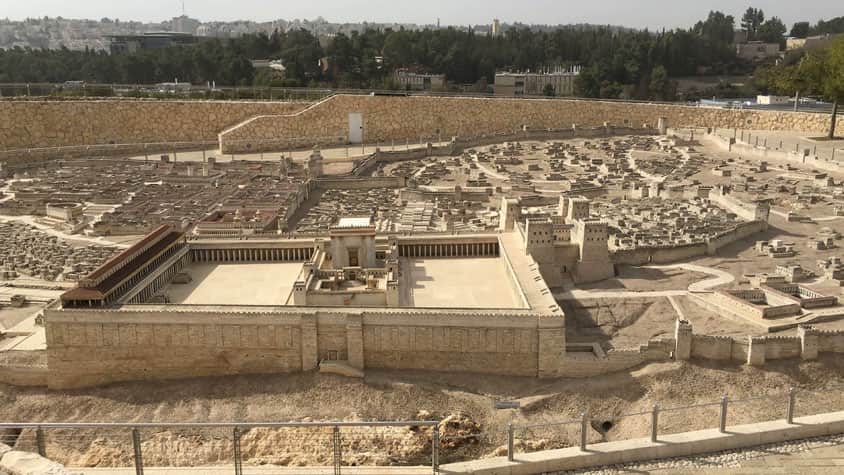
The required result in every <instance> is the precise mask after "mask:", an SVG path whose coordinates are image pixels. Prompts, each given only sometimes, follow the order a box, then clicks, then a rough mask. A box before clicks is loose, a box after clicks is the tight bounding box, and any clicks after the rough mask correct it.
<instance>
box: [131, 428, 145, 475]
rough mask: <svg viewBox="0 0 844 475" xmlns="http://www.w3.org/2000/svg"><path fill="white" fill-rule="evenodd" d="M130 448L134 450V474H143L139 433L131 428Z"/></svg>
mask: <svg viewBox="0 0 844 475" xmlns="http://www.w3.org/2000/svg"><path fill="white" fill-rule="evenodd" d="M132 448H133V449H134V451H135V475H144V457H143V454H142V453H141V433H140V432H138V429H132Z"/></svg>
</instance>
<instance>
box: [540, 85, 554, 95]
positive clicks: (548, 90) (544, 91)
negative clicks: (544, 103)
mask: <svg viewBox="0 0 844 475" xmlns="http://www.w3.org/2000/svg"><path fill="white" fill-rule="evenodd" d="M542 95H543V96H548V97H554V96H556V95H557V94H556V92H555V91H554V85H553V84H546V85H545V87H544V88H543V89H542Z"/></svg>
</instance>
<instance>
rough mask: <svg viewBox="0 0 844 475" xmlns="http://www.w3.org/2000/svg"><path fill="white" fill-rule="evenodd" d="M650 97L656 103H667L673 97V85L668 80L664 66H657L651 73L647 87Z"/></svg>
mask: <svg viewBox="0 0 844 475" xmlns="http://www.w3.org/2000/svg"><path fill="white" fill-rule="evenodd" d="M649 86H650V87H649V89H650V97H651V98H652V99H656V100H658V101H667V100H669V99H672V98H673V97H672V96H673V95H674V91H673V89H674V88H673V84H672V82H671V81H670V80H669V79H668V72H667V71H666V70H665V67H664V66H657V67H655V68H654V69H653V71H651V81H650V85H649Z"/></svg>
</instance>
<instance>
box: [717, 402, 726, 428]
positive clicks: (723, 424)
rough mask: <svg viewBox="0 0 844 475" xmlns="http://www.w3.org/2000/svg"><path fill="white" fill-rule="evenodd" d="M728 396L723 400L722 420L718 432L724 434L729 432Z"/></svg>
mask: <svg viewBox="0 0 844 475" xmlns="http://www.w3.org/2000/svg"><path fill="white" fill-rule="evenodd" d="M727 401H728V398H727V396H724V397H722V398H721V419H720V421H719V422H718V431H719V432H721V433H722V434H724V433H726V432H727Z"/></svg>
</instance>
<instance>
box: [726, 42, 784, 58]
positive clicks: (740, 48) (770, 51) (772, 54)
mask: <svg viewBox="0 0 844 475" xmlns="http://www.w3.org/2000/svg"><path fill="white" fill-rule="evenodd" d="M779 55H780V45H779V44H777V43H763V42H761V41H750V42H748V43H739V44H737V45H736V57H738V58H741V59H746V60H748V61H762V60H765V59H769V58H776V57H778V56H779Z"/></svg>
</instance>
